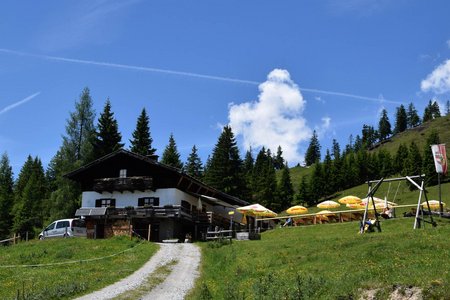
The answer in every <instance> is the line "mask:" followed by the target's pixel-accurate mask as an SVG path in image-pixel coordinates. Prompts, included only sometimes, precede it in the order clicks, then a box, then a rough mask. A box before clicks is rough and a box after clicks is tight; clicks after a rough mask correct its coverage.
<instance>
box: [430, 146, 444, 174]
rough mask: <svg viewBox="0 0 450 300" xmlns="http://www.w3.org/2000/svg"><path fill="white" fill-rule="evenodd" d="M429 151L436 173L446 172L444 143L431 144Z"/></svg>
mask: <svg viewBox="0 0 450 300" xmlns="http://www.w3.org/2000/svg"><path fill="white" fill-rule="evenodd" d="M431 151H432V152H433V158H434V166H435V167H436V173H440V174H444V175H445V174H447V169H448V162H447V153H446V151H445V144H439V145H431Z"/></svg>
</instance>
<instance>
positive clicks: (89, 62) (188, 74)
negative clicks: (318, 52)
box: [0, 48, 403, 104]
mask: <svg viewBox="0 0 450 300" xmlns="http://www.w3.org/2000/svg"><path fill="white" fill-rule="evenodd" d="M0 52H3V53H8V54H13V55H20V56H27V57H34V58H39V59H47V60H54V61H61V62H69V63H76V64H85V65H94V66H102V67H110V68H118V69H127V70H135V71H145V72H154V73H164V74H170V75H179V76H186V77H194V78H201V79H209V80H218V81H225V82H234V83H243V84H251V85H259V84H261V82H258V81H253V80H245V79H238V78H231V77H223V76H214V75H207V74H199V73H193V72H184V71H176V70H168V69H160V68H151V67H144V66H134V65H126V64H117V63H109V62H102V61H93V60H84V59H76V58H67V57H59V56H49V55H41V54H34V53H26V52H21V51H15V50H10V49H4V48H0ZM300 90H301V91H304V92H311V93H318V94H326V95H333V96H340V97H348V98H353V99H359V100H368V101H375V102H380V101H382V102H385V103H393V104H403V103H402V102H398V101H392V100H387V99H380V98H374V97H366V96H361V95H355V94H351V93H343V92H335V91H327V90H321V89H312V88H302V87H300Z"/></svg>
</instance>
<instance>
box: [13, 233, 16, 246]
mask: <svg viewBox="0 0 450 300" xmlns="http://www.w3.org/2000/svg"><path fill="white" fill-rule="evenodd" d="M15 244H16V233H14V237H13V245H15Z"/></svg>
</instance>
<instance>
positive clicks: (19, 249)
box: [0, 237, 158, 299]
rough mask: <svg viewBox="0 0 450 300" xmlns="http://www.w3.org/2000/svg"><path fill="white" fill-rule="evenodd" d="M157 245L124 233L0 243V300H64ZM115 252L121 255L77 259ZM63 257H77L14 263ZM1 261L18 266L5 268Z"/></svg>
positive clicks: (130, 265)
mask: <svg viewBox="0 0 450 300" xmlns="http://www.w3.org/2000/svg"><path fill="white" fill-rule="evenodd" d="M134 247H136V248H134ZM157 249H158V246H157V245H156V244H150V243H143V244H140V243H139V241H136V240H132V241H131V240H130V239H129V238H126V237H116V238H112V239H105V240H88V239H83V238H71V239H48V240H44V241H30V242H27V243H21V244H18V245H15V246H10V247H0V299H16V297H17V298H18V299H68V298H72V297H73V296H75V295H78V296H79V295H82V294H86V293H88V292H92V291H94V290H98V289H100V288H102V287H104V286H107V285H109V284H111V283H114V282H115V281H117V280H119V279H120V278H123V277H125V276H127V275H129V274H131V273H133V272H134V271H135V270H137V269H138V268H139V267H141V266H142V265H143V264H144V263H145V262H146V261H147V260H148V259H149V257H151V256H152V255H153V254H154V253H155V252H156V250H157ZM124 250H126V251H125V252H123V253H121V252H122V251H124ZM116 253H121V254H118V255H116V256H113V257H107V258H104V259H100V260H94V261H84V262H83V261H82V260H89V259H93V258H100V257H105V256H109V255H111V254H116ZM67 261H79V262H77V263H75V264H68V265H67V264H66V265H53V266H40V267H20V265H34V264H52V263H59V262H67ZM7 265H18V266H16V267H6V268H5V266H7Z"/></svg>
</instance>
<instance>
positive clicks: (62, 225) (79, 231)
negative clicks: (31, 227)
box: [39, 219, 86, 240]
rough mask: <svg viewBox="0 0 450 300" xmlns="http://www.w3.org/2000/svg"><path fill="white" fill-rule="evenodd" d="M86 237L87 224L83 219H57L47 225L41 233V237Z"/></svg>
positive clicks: (41, 238)
mask: <svg viewBox="0 0 450 300" xmlns="http://www.w3.org/2000/svg"><path fill="white" fill-rule="evenodd" d="M74 236H82V237H86V224H85V222H84V220H82V219H63V220H57V221H55V222H53V223H51V224H50V225H48V226H47V228H45V229H44V230H43V231H42V232H41V233H40V234H39V239H40V240H43V239H46V238H57V237H64V238H65V237H74Z"/></svg>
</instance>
